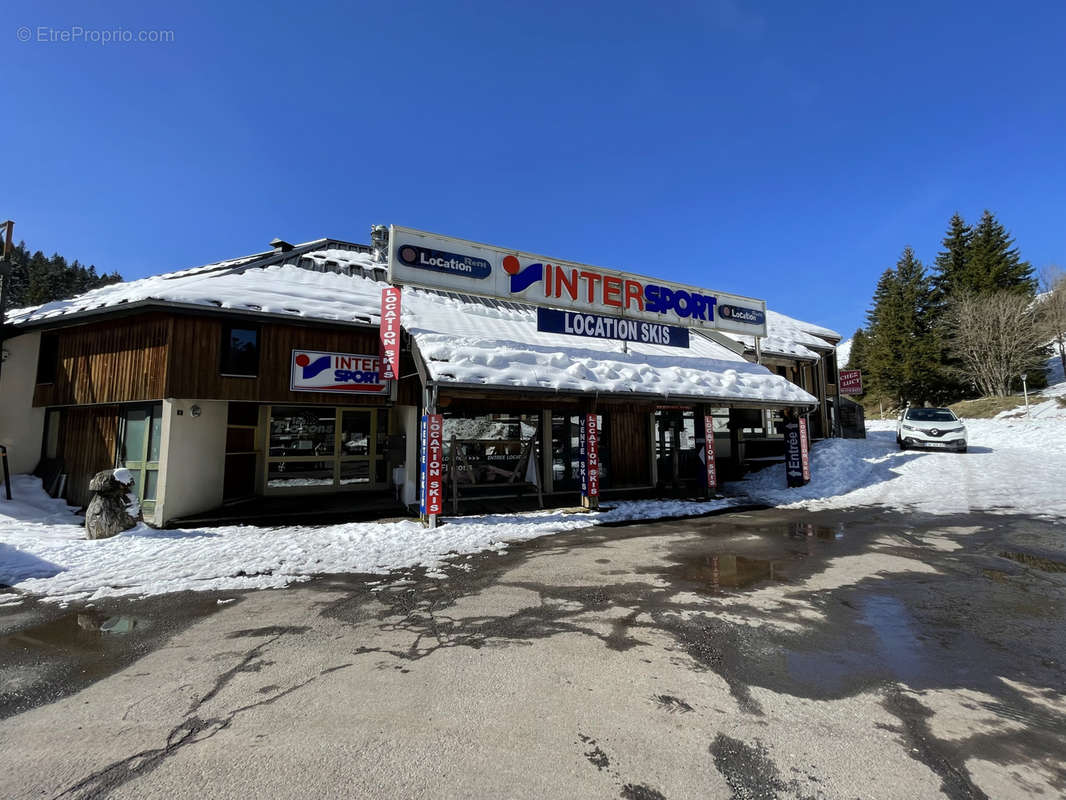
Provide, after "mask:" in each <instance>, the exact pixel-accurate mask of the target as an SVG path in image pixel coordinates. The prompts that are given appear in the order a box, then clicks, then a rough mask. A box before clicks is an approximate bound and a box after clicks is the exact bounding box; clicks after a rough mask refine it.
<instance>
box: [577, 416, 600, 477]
mask: <svg viewBox="0 0 1066 800" xmlns="http://www.w3.org/2000/svg"><path fill="white" fill-rule="evenodd" d="M581 422H582V427H584V428H585V481H584V483H583V484H582V488H583V490H584V491H583V494H584V496H585V497H599V496H600V430H599V427H598V426H597V424H596V415H595V414H586V415H584V417H582V420H581Z"/></svg>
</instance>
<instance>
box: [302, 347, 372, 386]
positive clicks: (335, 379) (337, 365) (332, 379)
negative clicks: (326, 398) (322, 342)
mask: <svg viewBox="0 0 1066 800" xmlns="http://www.w3.org/2000/svg"><path fill="white" fill-rule="evenodd" d="M380 369H381V359H380V358H379V357H378V356H371V355H365V354H364V355H360V354H357V353H323V352H319V351H318V350H293V351H292V365H291V371H290V373H289V389H290V390H291V391H294V392H337V393H341V394H385V393H386V392H388V391H389V386H388V384H387V383H386V382H385V381H384V380H382V379H381V378H380V377H379V371H380Z"/></svg>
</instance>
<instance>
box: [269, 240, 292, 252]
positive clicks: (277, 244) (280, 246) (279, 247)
mask: <svg viewBox="0 0 1066 800" xmlns="http://www.w3.org/2000/svg"><path fill="white" fill-rule="evenodd" d="M270 246H271V247H273V248H274V252H275V253H287V252H289V251H290V250H292V248H293V247H294V246H295V245H293V244H290V243H289V242H286V241H285V240H284V239H277V238H275V239H273V240H272V241H271V242H270Z"/></svg>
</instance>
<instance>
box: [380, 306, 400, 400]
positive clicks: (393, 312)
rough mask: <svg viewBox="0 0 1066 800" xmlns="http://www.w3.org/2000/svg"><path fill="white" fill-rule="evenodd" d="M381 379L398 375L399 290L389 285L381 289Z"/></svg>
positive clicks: (386, 379) (390, 379)
mask: <svg viewBox="0 0 1066 800" xmlns="http://www.w3.org/2000/svg"><path fill="white" fill-rule="evenodd" d="M380 338H381V380H383V381H395V380H399V377H400V290H399V289H398V288H396V287H395V286H390V287H388V288H386V289H382V290H381V328H380Z"/></svg>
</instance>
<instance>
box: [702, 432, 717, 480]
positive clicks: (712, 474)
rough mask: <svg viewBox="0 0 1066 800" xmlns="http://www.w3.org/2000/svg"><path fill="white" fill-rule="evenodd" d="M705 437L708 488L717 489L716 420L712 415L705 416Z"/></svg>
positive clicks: (704, 452) (704, 453)
mask: <svg viewBox="0 0 1066 800" xmlns="http://www.w3.org/2000/svg"><path fill="white" fill-rule="evenodd" d="M703 437H704V439H705V440H706V443H705V444H704V451H703V455H704V458H705V459H706V461H707V464H706V467H707V486H708V488H711V489H717V488H718V471H717V468H716V467H715V464H714V418H713V417H712V416H711V415H710V414H704V416H703Z"/></svg>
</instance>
